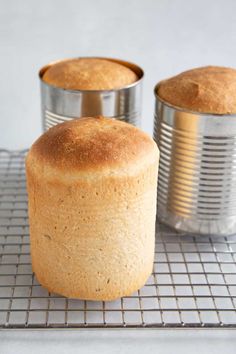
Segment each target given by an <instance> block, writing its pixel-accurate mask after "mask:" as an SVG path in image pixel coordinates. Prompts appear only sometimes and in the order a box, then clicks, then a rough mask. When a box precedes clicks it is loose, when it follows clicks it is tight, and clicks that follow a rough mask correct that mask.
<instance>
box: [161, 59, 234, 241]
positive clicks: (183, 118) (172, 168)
mask: <svg viewBox="0 0 236 354" xmlns="http://www.w3.org/2000/svg"><path fill="white" fill-rule="evenodd" d="M155 95H156V111H155V124H154V126H155V128H154V136H155V140H156V141H157V144H158V146H159V148H160V167H159V180H158V217H159V219H160V220H161V221H162V222H164V223H165V224H168V225H170V226H172V227H174V228H175V229H177V230H181V231H184V232H188V233H193V234H196V235H198V234H203V235H219V236H223V235H229V234H233V233H235V232H236V193H235V176H236V175H235V171H236V160H235V152H236V70H235V69H231V68H224V67H214V66H209V67H203V68H197V69H193V70H189V71H186V72H184V73H182V74H179V75H177V76H175V77H173V78H170V79H168V80H164V81H162V82H160V83H159V84H158V85H157V86H156V88H155Z"/></svg>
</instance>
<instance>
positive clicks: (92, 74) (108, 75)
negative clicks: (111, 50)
mask: <svg viewBox="0 0 236 354" xmlns="http://www.w3.org/2000/svg"><path fill="white" fill-rule="evenodd" d="M137 80H138V76H137V75H136V73H135V72H134V71H133V70H131V69H129V68H128V67H126V66H124V65H121V64H119V63H116V62H114V61H111V60H108V59H107V60H106V59H99V58H78V59H68V60H63V61H60V62H58V63H55V64H54V65H52V66H51V67H49V69H47V70H46V72H45V73H44V75H43V81H45V82H46V83H48V84H50V85H53V86H56V87H60V88H64V89H68V90H112V89H118V88H121V87H124V86H128V85H130V84H132V83H134V82H135V81H137Z"/></svg>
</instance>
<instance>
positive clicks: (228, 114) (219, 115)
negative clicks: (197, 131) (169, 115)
mask: <svg viewBox="0 0 236 354" xmlns="http://www.w3.org/2000/svg"><path fill="white" fill-rule="evenodd" d="M160 83H161V82H158V83H157V84H156V85H155V86H154V95H155V97H156V99H157V100H158V101H160V102H161V103H163V104H164V105H165V106H167V107H169V108H171V109H174V110H176V111H178V112H185V113H190V114H195V115H199V116H212V117H231V118H232V117H235V118H236V112H235V113H222V114H220V113H209V112H208V113H207V112H198V111H192V110H190V109H187V108H183V107H180V106H175V105H173V104H171V103H169V102H167V101H165V100H164V99H163V98H161V97H160V96H159V95H158V94H157V90H158V87H159V85H160Z"/></svg>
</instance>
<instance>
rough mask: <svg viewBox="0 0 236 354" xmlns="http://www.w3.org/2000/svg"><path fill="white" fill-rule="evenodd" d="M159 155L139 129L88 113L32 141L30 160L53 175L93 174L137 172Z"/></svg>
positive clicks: (31, 164)
mask: <svg viewBox="0 0 236 354" xmlns="http://www.w3.org/2000/svg"><path fill="white" fill-rule="evenodd" d="M158 157H159V155H158V148H157V146H156V144H155V142H154V141H153V140H152V139H151V138H150V137H149V136H148V135H147V134H146V133H144V132H142V131H141V130H140V129H138V128H136V127H134V126H132V125H130V124H127V123H124V122H121V121H118V120H115V119H110V118H104V117H96V118H90V117H88V118H80V119H76V120H71V121H69V122H65V123H62V124H59V125H56V126H55V127H53V128H51V129H49V130H48V131H47V132H46V133H44V134H43V135H42V136H41V137H40V138H39V139H38V140H37V141H36V142H35V143H34V144H33V145H32V147H31V149H30V151H29V153H28V156H27V164H29V165H30V167H31V169H35V171H37V173H39V168H40V169H41V173H43V174H44V175H45V174H47V175H48V176H49V175H50V176H51V177H52V176H54V175H58V174H60V177H61V175H63V177H65V178H67V177H68V176H69V178H73V177H76V178H77V177H78V176H79V177H85V178H88V177H89V175H90V177H91V178H94V173H95V174H96V175H99V174H101V175H104V174H105V175H113V174H114V175H116V174H121V175H124V174H134V173H135V171H140V170H141V169H143V168H145V166H146V165H147V164H150V163H155V161H157V160H158ZM50 176H49V177H50Z"/></svg>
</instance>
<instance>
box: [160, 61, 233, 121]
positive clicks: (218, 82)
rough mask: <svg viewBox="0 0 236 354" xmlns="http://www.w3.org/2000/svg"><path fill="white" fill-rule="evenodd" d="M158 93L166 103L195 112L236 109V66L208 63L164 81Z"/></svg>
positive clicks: (228, 112) (223, 111)
mask: <svg viewBox="0 0 236 354" xmlns="http://www.w3.org/2000/svg"><path fill="white" fill-rule="evenodd" d="M157 95H158V96H159V97H160V98H161V99H162V100H163V101H165V102H166V103H169V104H171V105H173V106H175V107H179V108H184V109H187V110H190V111H194V112H202V113H213V114H233V113H236V70H235V69H231V68H226V67H220V66H206V67H202V68H197V69H192V70H189V71H185V72H183V73H181V74H179V75H177V76H174V77H172V78H170V79H168V80H164V81H161V82H160V83H159V85H158V87H157Z"/></svg>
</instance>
